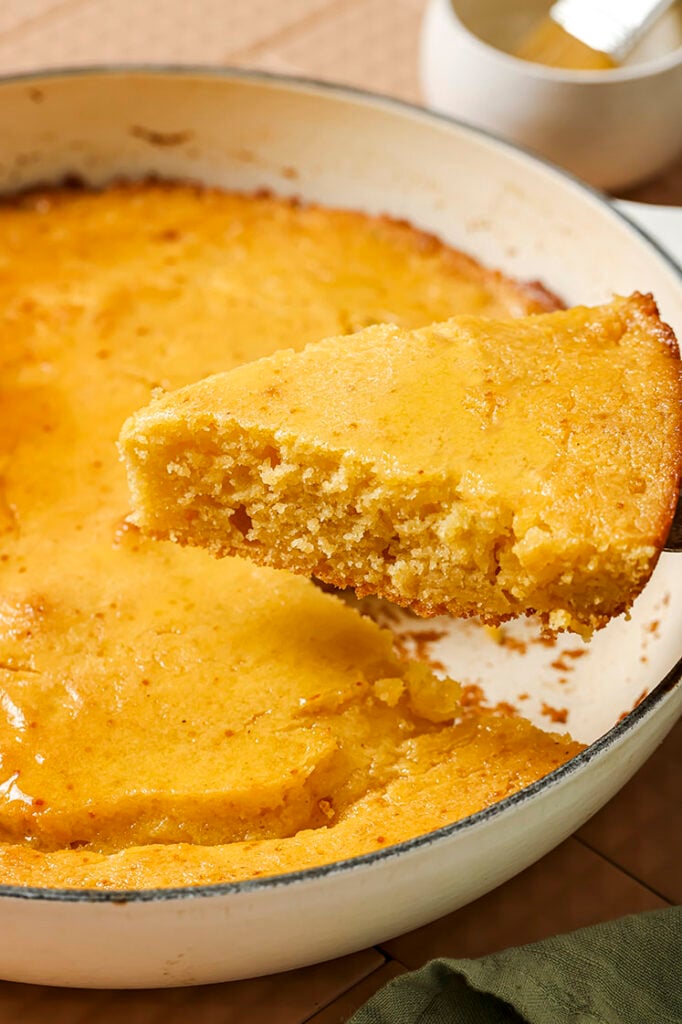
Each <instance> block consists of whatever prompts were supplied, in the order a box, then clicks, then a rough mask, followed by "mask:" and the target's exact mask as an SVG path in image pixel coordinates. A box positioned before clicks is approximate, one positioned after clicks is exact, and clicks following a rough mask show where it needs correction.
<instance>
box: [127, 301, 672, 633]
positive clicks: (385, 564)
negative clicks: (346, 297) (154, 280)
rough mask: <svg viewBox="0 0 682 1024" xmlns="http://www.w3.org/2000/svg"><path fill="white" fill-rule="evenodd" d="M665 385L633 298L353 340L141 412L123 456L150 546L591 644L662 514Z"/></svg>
mask: <svg viewBox="0 0 682 1024" xmlns="http://www.w3.org/2000/svg"><path fill="white" fill-rule="evenodd" d="M681 399H682V381H681V378H680V361H679V353H678V350H677V346H676V343H675V339H674V337H673V335H672V332H671V331H670V329H669V328H667V327H666V326H665V325H664V324H663V323H662V322H661V320H660V319H659V316H658V312H657V309H656V306H655V304H654V302H653V300H652V298H651V297H650V296H642V295H633V296H631V297H630V298H629V299H619V298H617V299H614V300H613V302H611V303H610V304H608V305H605V306H599V307H595V308H586V307H578V308H575V309H571V310H568V311H560V312H554V313H547V314H544V315H535V316H529V317H527V318H522V319H518V320H513V321H512V320H506V321H505V320H494V319H488V318H480V317H472V316H467V315H463V316H459V317H454V318H452V319H450V320H448V321H445V322H444V323H439V324H434V325H431V326H427V327H422V328H419V329H416V330H405V329H404V328H401V327H397V326H393V325H378V326H373V327H368V328H367V329H365V330H362V331H360V332H358V333H356V334H354V335H351V336H347V337H340V338H339V337H337V338H331V339H328V340H326V341H323V342H320V343H317V344H311V345H309V346H308V347H307V348H306V349H305V350H304V351H302V352H294V351H292V350H291V349H289V350H284V351H279V352H276V353H275V354H274V355H273V356H270V357H268V358H265V359H261V360H257V361H255V362H253V363H249V364H247V365H245V366H241V367H238V368H237V369H235V370H232V371H230V372H228V373H224V374H218V375H216V376H213V377H211V378H209V379H208V380H204V381H201V382H199V383H198V384H194V385H190V386H188V387H186V388H183V389H181V390H179V391H178V392H176V393H175V394H170V395H165V396H163V397H162V398H160V399H158V400H157V401H155V402H154V403H152V405H151V406H149V407H148V408H147V409H145V410H142V411H141V412H139V413H137V414H136V415H135V416H134V417H133V418H132V419H131V420H129V421H128V423H127V425H126V426H125V428H124V430H123V433H122V435H121V437H122V449H123V452H124V454H125V457H126V460H127V467H128V475H129V481H130V486H131V491H132V494H133V503H134V507H135V516H134V522H135V523H136V524H137V525H138V526H140V527H141V528H142V530H143V531H144V532H146V533H151V534H153V535H154V536H157V537H169V538H171V539H172V540H176V541H180V542H181V543H185V544H195V545H200V546H202V547H205V548H208V550H210V551H211V552H212V553H213V554H215V555H224V554H239V555H245V556H247V557H249V558H251V559H253V560H254V561H255V562H257V563H258V564H260V565H269V566H273V567H276V568H284V569H290V570H293V571H295V572H298V573H302V574H304V575H306V576H315V577H317V578H319V579H321V580H324V581H326V582H328V583H332V584H335V585H337V586H350V587H353V588H354V589H355V590H356V592H357V593H358V594H360V595H365V594H378V595H379V596H381V597H385V598H388V599H389V600H391V601H394V602H396V603H398V604H400V605H404V606H407V607H409V608H411V609H413V610H414V611H416V612H418V613H419V614H421V615H427V616H428V615H434V614H442V613H443V612H450V613H452V614H454V615H458V616H471V615H479V616H480V617H481V618H482V619H483V620H484V621H485V622H487V623H490V624H496V623H500V622H501V621H503V620H505V619H508V618H510V617H512V616H518V615H521V614H531V613H533V612H537V613H539V615H540V616H541V617H542V618H543V619H544V621H545V622H546V623H547V625H548V628H549V630H552V631H557V630H563V629H572V630H575V631H576V632H578V633H581V634H582V635H583V636H584V637H588V636H589V635H590V634H591V632H592V631H593V630H594V629H597V628H599V627H601V626H603V625H605V623H606V622H607V621H608V620H609V619H611V618H612V617H613V616H616V615H618V614H620V613H621V612H624V611H626V610H627V609H628V608H629V607H630V605H631V604H632V601H633V599H634V598H635V596H636V595H637V594H638V593H639V591H640V590H641V589H642V587H643V586H644V584H645V583H646V581H647V580H648V578H649V576H650V575H651V572H652V570H653V567H654V565H655V563H656V560H657V558H658V555H659V553H660V550H661V548H662V545H663V543H664V541H665V538H666V535H667V532H668V529H669V526H670V522H671V519H672V515H673V512H674V509H675V505H676V501H677V494H678V490H679V480H680V464H681V462H682V452H681V437H680V416H681V408H682V406H681Z"/></svg>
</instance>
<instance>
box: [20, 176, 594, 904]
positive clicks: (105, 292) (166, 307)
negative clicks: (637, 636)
mask: <svg viewBox="0 0 682 1024" xmlns="http://www.w3.org/2000/svg"><path fill="white" fill-rule="evenodd" d="M543 302H545V303H549V304H551V299H549V298H548V297H547V296H546V295H545V294H544V293H543V292H542V290H541V289H538V288H534V289H531V290H528V289H527V288H526V287H525V286H520V285H519V286H516V285H515V284H514V283H513V282H510V281H507V280H505V279H503V278H501V277H500V276H499V275H496V274H495V273H493V272H490V271H486V270H484V269H483V268H481V267H479V266H478V265H477V264H475V263H474V262H473V261H471V260H469V259H468V258H467V257H464V256H461V255H459V254H457V253H455V252H453V251H451V250H450V249H448V248H447V247H445V246H443V245H441V244H440V243H438V242H437V241H436V240H435V239H432V238H431V239H430V238H427V237H425V236H423V235H421V234H420V233H419V232H417V231H415V230H413V229H412V228H410V227H409V226H408V225H404V224H396V223H393V222H391V221H388V220H384V219H381V218H379V219H375V218H371V217H367V216H364V215H362V214H357V213H351V212H348V213H345V212H340V211H333V210H323V209H317V208H310V207H305V206H301V205H297V204H294V203H291V202H286V201H282V200H277V199H274V198H269V197H267V196H261V197H254V196H238V195H227V194H222V193H220V192H215V191H210V190H205V189H201V188H193V187H190V186H171V185H165V186H164V185H152V184H147V185H137V186H132V185H131V186H116V187H111V188H109V189H107V190H105V191H103V192H101V193H88V192H83V191H81V192H78V191H74V192H68V191H61V192H60V191H45V192H37V193H34V194H32V195H27V196H25V197H23V198H18V199H16V200H14V201H10V202H7V203H5V204H3V205H2V206H0V364H1V367H2V373H1V375H0V420H1V428H0V531H1V536H0V882H1V883H3V884H20V885H45V886H56V887H61V886H99V887H117V888H135V887H141V888H145V887H156V886H172V885H180V884H198V883H200V882H203V881H207V880H210V881H227V880H231V879H234V878H247V877H255V876H258V875H260V874H272V873H278V872H282V871H288V870H295V869H296V868H299V867H304V866H307V865H310V864H314V863H323V862H325V861H330V860H334V859H336V858H338V857H346V856H351V855H353V854H355V853H360V852H365V851H368V850H371V849H375V848H377V847H378V846H381V845H382V844H384V843H389V842H395V841H398V840H399V839H402V838H407V837H408V836H410V835H415V834H417V833H419V832H424V831H428V830H429V829H431V828H435V827H437V826H439V825H441V824H443V823H444V822H445V821H451V820H454V819H456V818H458V817H461V816H462V815H465V814H468V813H470V812H471V811H474V810H477V809H479V808H480V807H482V806H485V805H486V804H488V803H490V802H493V801H495V800H497V799H500V797H501V796H504V795H505V794H506V793H508V792H513V791H514V790H515V789H518V788H520V787H522V786H524V785H526V784H527V783H528V782H530V781H532V780H534V779H536V778H539V777H540V776H542V775H544V774H546V773H547V772H549V771H551V770H552V769H553V768H555V767H556V766H557V765H558V764H560V763H562V762H563V761H565V760H566V759H567V758H569V757H571V756H572V755H573V754H574V753H576V752H577V751H578V750H579V749H580V746H579V745H578V744H576V743H573V742H572V741H571V740H570V739H569V738H568V737H565V736H564V737H561V736H555V735H549V734H545V733H543V732H541V731H540V730H538V729H534V728H533V727H532V726H530V725H529V724H528V723H526V722H524V721H523V720H522V719H516V718H514V719H508V718H504V717H500V716H495V715H491V714H489V713H481V714H480V715H478V714H477V715H474V716H473V718H472V717H471V716H470V715H469V716H468V717H467V715H465V714H464V713H463V712H462V713H460V710H459V703H458V688H457V686H456V684H454V683H447V684H444V683H442V682H441V683H439V684H438V686H437V687H436V688H435V689H434V685H433V676H432V675H431V673H430V672H429V670H428V669H427V668H425V667H424V666H422V665H420V664H418V663H411V664H410V663H405V662H403V661H400V660H399V659H397V658H396V656H395V654H394V652H393V650H392V643H391V639H392V638H391V635H390V634H389V633H387V632H386V631H382V630H380V629H379V628H378V627H377V626H376V625H375V624H374V623H373V622H372V621H370V620H369V619H366V618H363V617H361V616H360V615H359V614H358V613H357V612H355V611H353V610H351V609H350V608H348V607H346V606H345V605H344V604H343V603H342V602H341V601H340V600H338V599H337V598H335V597H333V596H330V595H325V594H322V593H321V592H320V591H319V589H318V588H317V587H315V586H314V585H313V584H312V583H310V582H309V581H308V580H304V579H301V578H296V577H294V576H292V575H290V574H288V573H280V572H276V571H274V570H271V569H267V568H260V567H257V566H255V565H253V564H252V563H250V562H247V561H244V560H241V559H229V558H228V559H225V560H223V561H222V562H220V563H218V562H214V560H212V559H210V558H209V557H208V556H207V555H206V554H205V553H204V552H201V551H190V550H182V549H180V548H179V547H177V546H176V545H172V544H159V543H157V542H155V541H151V540H149V539H147V538H145V537H143V536H142V535H141V534H140V533H139V531H138V530H137V529H135V528H133V527H131V526H130V524H129V523H128V522H127V519H126V517H127V513H128V512H129V509H130V505H129V500H130V499H129V494H128V490H127V485H126V480H125V474H124V471H123V467H122V466H121V465H120V463H119V461H118V454H117V451H116V438H117V436H118V433H119V430H120V426H121V423H122V422H123V420H124V419H125V418H126V417H127V416H129V415H130V413H131V412H132V411H133V410H134V409H136V408H139V407H140V406H141V405H144V404H145V403H147V402H148V401H149V400H150V398H151V396H152V394H153V393H154V392H155V391H156V390H157V389H159V388H161V389H171V388H177V387H180V386H182V385H184V384H186V383H188V382H189V381H192V380H196V379H197V378H199V377H202V376H206V375H207V374H210V373H215V372H216V371H219V370H226V369H229V368H231V367H235V366H238V365H239V364H240V363H242V362H244V361H245V360H252V359H256V358H258V357H260V356H264V355H268V354H270V353H272V352H273V351H275V350H276V349H277V348H280V347H282V346H283V345H285V344H290V339H291V338H292V337H294V338H296V344H300V345H301V346H303V345H304V344H305V343H306V342H308V341H313V340H316V339H318V338H319V337H321V336H323V335H325V334H327V335H328V334H334V333H337V334H338V333H341V332H344V331H348V330H352V329H353V328H354V327H357V326H360V325H363V324H367V323H370V322H373V321H377V320H385V319H389V320H392V321H394V322H395V323H396V324H398V325H400V326H402V327H406V328H411V327H416V326H420V325H423V324H425V323H427V322H430V321H431V320H433V319H434V318H443V317H444V316H448V315H450V314H451V313H454V312H457V311H462V310H465V309H471V310H476V311H483V312H487V313H490V314H491V315H511V314H516V313H520V312H524V311H527V310H528V309H538V308H541V306H542V303H543ZM453 723H455V724H453ZM493 751H494V756H493V754H492V752H493ZM457 779H459V780H461V784H460V785H458V786H457V785H454V784H453V780H457ZM464 780H466V784H465V782H464Z"/></svg>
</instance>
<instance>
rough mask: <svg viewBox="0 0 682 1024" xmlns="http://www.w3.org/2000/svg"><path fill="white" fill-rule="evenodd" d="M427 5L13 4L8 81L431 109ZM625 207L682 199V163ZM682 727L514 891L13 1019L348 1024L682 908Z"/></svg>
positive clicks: (7, 19) (58, 996) (37, 0)
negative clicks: (461, 973) (510, 949)
mask: <svg viewBox="0 0 682 1024" xmlns="http://www.w3.org/2000/svg"><path fill="white" fill-rule="evenodd" d="M423 7H424V0H286V2H284V0H279V2H278V0H193V2H192V3H187V2H185V0H3V3H2V4H0V72H3V73H4V72H11V71H20V70H29V69H32V68H39V67H46V66H58V65H66V64H74V63H96V62H105V61H150V62H159V63H160V62H164V61H176V62H179V63H182V62H187V63H189V62H207V63H210V62H214V63H230V64H243V65H249V66H254V67H261V68H265V69H269V70H276V71H284V72H290V73H297V74H307V75H313V76H317V77H323V78H330V79H335V80H337V81H342V82H347V83H349V84H352V85H359V86H364V87H366V88H370V89H374V90H377V91H380V92H385V93H391V94H393V95H397V96H401V97H403V98H405V99H411V100H418V98H419V94H418V80H417V70H416V53H417V41H418V31H419V22H420V18H421V14H422V10H423ZM628 198H632V199H641V200H644V201H650V202H664V203H676V204H682V162H680V163H679V164H678V165H677V166H676V167H674V168H672V169H671V170H670V172H669V173H668V174H666V175H664V176H663V177H662V178H661V179H659V180H658V181H656V182H652V183H649V184H647V185H644V186H641V187H639V188H638V189H636V190H634V191H632V192H631V193H630V194H629V196H628ZM681 751H682V723H681V724H680V725H678V727H677V728H676V729H675V730H674V731H673V733H672V734H671V736H670V737H669V738H668V739H667V740H666V742H665V743H664V744H663V745H662V746H661V748H660V749H659V750H658V751H657V752H656V753H655V754H654V756H653V757H652V758H651V760H650V761H649V763H648V764H647V765H646V766H645V767H644V768H643V769H642V770H641V771H640V773H639V774H638V775H637V776H636V777H635V778H634V779H633V780H632V781H631V782H630V784H629V785H628V786H627V787H626V788H625V789H624V790H623V791H622V792H621V793H620V794H619V795H618V796H617V797H616V798H615V799H614V800H613V801H612V802H611V803H610V804H609V805H608V806H607V807H606V808H604V810H603V811H601V813H599V814H598V815H597V816H596V817H595V818H594V819H593V820H592V821H590V822H589V823H588V824H587V825H585V827H584V828H582V829H581V830H580V832H579V833H578V834H577V835H576V836H574V837H573V838H571V839H569V840H568V841H567V842H565V843H564V844H563V845H562V846H560V847H559V848H558V849H557V850H555V851H553V852H552V853H550V854H549V855H548V856H547V857H545V858H544V859H543V860H541V861H540V862H538V863H537V864H535V865H534V866H532V867H531V868H529V869H528V870H527V871H525V872H523V874H521V875H519V876H518V877H517V878H515V879H512V880H511V881H510V882H508V883H507V884H506V885H503V886H501V887H500V888H499V889H497V890H495V891H494V892H492V893H490V894H488V895H487V896H485V897H483V898H482V899H480V900H478V901H477V902H476V903H474V904H472V905H470V906H469V907H465V908H463V909H462V910H459V911H457V912H456V913H454V914H451V915H449V916H448V917H446V918H443V919H442V920H440V921H436V922H434V923H433V924H431V925H428V926H427V927H425V928H420V929H419V930H418V931H416V932H414V933H412V934H410V935H404V936H402V937H400V938H397V939H395V940H393V941H391V942H388V943H386V945H385V947H384V948H382V949H380V950H366V951H364V952H361V953H357V954H355V955H354V956H350V957H345V958H343V959H342V960H337V961H333V962H331V963H328V964H321V965H319V966H316V967H310V968H307V969H305V970H300V971H292V972H290V973H289V974H284V975H278V976H274V977H270V978H260V979H256V980H253V981H245V982H238V983H235V984H228V985H214V986H206V987H201V988H194V989H180V990H171V991H156V992H90V991H65V990H59V989H47V988H41V987H38V986H30V985H15V984H11V983H8V982H0V1024H15V1022H17V1024H19V1022H21V1024H43V1022H46V1021H49V1024H76V1022H78V1024H95V1022H96V1024H118V1022H125V1024H153V1022H157V1021H158V1022H164V1024H181V1022H182V1024H184V1022H186V1021H188V1020H191V1022H192V1024H213V1022H215V1024H219V1022H220V1024H230V1022H235V1024H236V1022H240V1024H241V1022H248V1024H261V1022H262V1024H266V1022H267V1024H299V1022H303V1021H308V1022H310V1024H341V1022H342V1021H345V1020H347V1018H348V1017H349V1016H350V1014H351V1013H352V1012H353V1011H354V1010H355V1009H356V1008H357V1007H358V1006H360V1005H361V1004H362V1003H363V1002H364V1001H365V1000H366V999H368V998H369V996H370V995H371V994H372V993H373V992H374V991H376V989H377V988H378V987H379V986H381V985H383V984H385V983H386V982H387V981H388V980H390V979H391V978H392V977H395V976H396V975H397V974H399V973H401V972H402V971H403V970H405V969H406V968H411V967H416V966H419V965H420V964H421V963H423V962H424V961H425V960H427V959H429V958H430V957H433V956H438V955H448V954H452V955H456V956H479V955H481V954H484V953H487V952H492V951H493V950H496V949H500V948H503V947H504V946H507V945H511V944H518V943H521V942H529V941H532V940H535V939H538V938H541V937H543V936H546V935H550V934H552V933H556V932H559V931H565V930H567V929H570V928H575V927H579V926H581V925H584V924H588V923H590V922H594V921H600V920H607V919H608V918H612V917H615V916H618V915H621V914H625V913H629V912H633V911H637V910H644V909H647V908H653V907H660V906H664V905H665V904H666V902H675V901H680V900H682V872H681V871H680V864H682V817H681V816H680V814H679V811H678V806H679V782H680V776H681V774H682V763H681V760H682V757H681Z"/></svg>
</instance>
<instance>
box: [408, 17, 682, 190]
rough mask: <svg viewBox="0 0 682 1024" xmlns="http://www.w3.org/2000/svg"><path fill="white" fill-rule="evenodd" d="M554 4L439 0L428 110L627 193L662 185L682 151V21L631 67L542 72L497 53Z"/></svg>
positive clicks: (426, 70) (669, 26)
mask: <svg viewBox="0 0 682 1024" xmlns="http://www.w3.org/2000/svg"><path fill="white" fill-rule="evenodd" d="M548 6H549V4H548V3H547V0H526V2H525V4H524V5H523V7H522V8H521V10H520V11H519V10H517V11H516V12H513V11H510V9H509V3H508V0H430V2H429V4H428V7H427V11H426V15H425V18H424V24H423V29H422V38H421V59H420V64H421V83H422V90H423V94H424V97H425V99H426V101H427V103H428V104H429V105H430V106H432V107H433V108H435V109H436V110H438V111H439V112H440V113H444V114H449V115H451V116H455V117H458V118H461V119H464V120H466V121H468V122H470V123H471V124H473V125H476V126H478V127H481V128H486V129H488V130H489V131H492V132H494V133H495V134H497V135H501V136H502V137H503V138H506V139H509V140H510V141H512V142H516V143H518V144H520V145H522V146H525V147H527V148H528V149H531V150H533V151H534V152H536V153H538V154H540V155H541V156H544V157H547V158H549V159H550V160H553V161H554V162H555V163H557V164H559V165H560V166H562V167H565V168H567V169H568V170H569V171H572V172H573V173H574V174H577V175H578V176H579V177H581V178H584V179H585V180H586V181H588V182H590V184H592V185H595V186H597V187H599V188H605V189H622V188H625V187H627V186H630V185H633V184H635V183H636V182H639V181H642V180H644V179H645V178H648V177H651V176H653V175H655V174H656V173H657V172H658V171H660V170H662V169H663V168H664V167H665V166H666V165H667V164H669V163H671V162H672V161H673V160H674V159H675V157H676V156H677V155H678V154H679V153H680V152H681V151H682V130H681V128H682V15H681V14H680V12H679V11H677V10H671V11H669V12H668V15H667V16H666V18H665V19H663V20H662V21H661V22H660V23H659V24H658V25H657V26H656V28H655V29H654V30H653V31H652V33H651V35H650V36H649V38H648V39H647V40H646V42H642V43H641V44H640V46H639V47H638V52H637V53H634V54H633V55H632V57H631V58H630V61H629V62H628V64H627V65H624V66H622V67H619V68H616V69H614V70H611V71H571V70H564V69H559V68H550V67H545V66H543V65H540V64H532V63H530V62H528V61H525V60H520V59H518V58H517V57H513V56H511V55H510V54H509V53H505V52H503V49H498V48H497V47H498V46H499V47H507V46H509V47H510V48H513V43H514V41H519V40H520V39H521V38H523V34H524V32H525V31H527V30H528V28H530V27H531V26H532V25H533V24H534V23H535V22H537V21H538V20H539V19H540V18H542V16H543V12H544V13H546V11H547V9H548Z"/></svg>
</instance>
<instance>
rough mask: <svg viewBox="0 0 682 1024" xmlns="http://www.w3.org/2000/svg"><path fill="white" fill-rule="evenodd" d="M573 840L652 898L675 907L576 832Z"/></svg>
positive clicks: (668, 898)
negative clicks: (654, 897)
mask: <svg viewBox="0 0 682 1024" xmlns="http://www.w3.org/2000/svg"><path fill="white" fill-rule="evenodd" d="M573 838H574V839H576V840H577V841H578V842H579V843H580V844H581V845H582V846H584V847H585V849H586V850H589V851H590V853H594V854H596V855H597V856H598V857H601V858H602V860H605V861H606V862H607V864H610V865H611V867H612V868H615V869H616V871H620V872H621V874H623V875H625V876H626V877H627V878H629V879H631V880H632V881H633V882H636V883H637V884H638V885H641V886H642V888H643V889H646V890H647V892H650V893H651V894H652V896H657V897H658V898H659V899H660V900H663V902H664V903H667V904H668V906H670V907H672V906H674V905H675V901H674V900H672V899H671V898H670V897H669V896H665V895H664V894H663V893H662V892H659V891H658V889H654V888H653V886H651V885H649V883H648V882H645V881H644V880H643V879H641V878H638V877H637V875H635V874H634V872H632V871H630V870H628V868H626V867H624V866H623V865H622V864H619V863H618V861H617V860H614V859H613V857H609V856H608V854H606V853H602V851H601V850H599V849H597V847H595V846H592V844H591V843H588V841H587V840H586V839H583V838H582V836H580V835H579V834H578V833H577V832H576V833H574V835H573Z"/></svg>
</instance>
